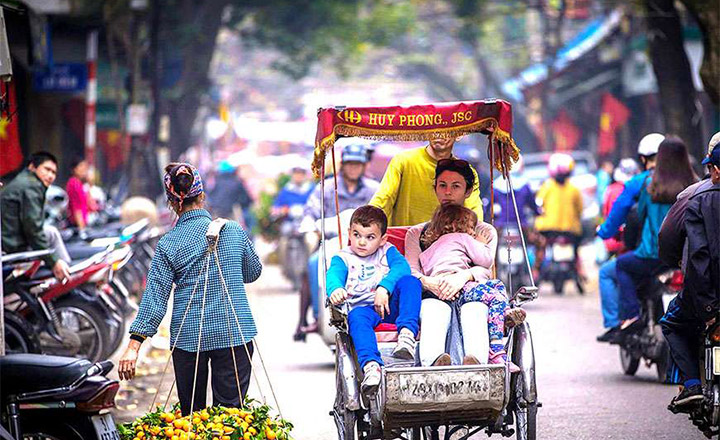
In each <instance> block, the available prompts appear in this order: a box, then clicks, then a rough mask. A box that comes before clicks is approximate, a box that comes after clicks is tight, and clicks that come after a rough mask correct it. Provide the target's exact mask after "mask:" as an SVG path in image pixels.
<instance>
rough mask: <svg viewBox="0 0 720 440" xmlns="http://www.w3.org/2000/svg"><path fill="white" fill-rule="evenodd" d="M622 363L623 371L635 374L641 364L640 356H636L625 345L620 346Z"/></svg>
mask: <svg viewBox="0 0 720 440" xmlns="http://www.w3.org/2000/svg"><path fill="white" fill-rule="evenodd" d="M620 365H621V366H622V370H623V373H625V374H626V375H628V376H634V375H635V373H637V370H638V367H639V366H640V358H639V357H634V356H633V355H632V353H630V351H628V350H627V349H626V348H625V347H622V346H621V347H620Z"/></svg>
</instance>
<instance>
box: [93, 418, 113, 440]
mask: <svg viewBox="0 0 720 440" xmlns="http://www.w3.org/2000/svg"><path fill="white" fill-rule="evenodd" d="M90 420H92V424H93V427H94V428H95V433H96V434H97V438H98V439H99V440H120V434H119V433H118V430H117V428H116V427H115V421H114V420H113V418H112V414H102V415H98V416H92V417H90Z"/></svg>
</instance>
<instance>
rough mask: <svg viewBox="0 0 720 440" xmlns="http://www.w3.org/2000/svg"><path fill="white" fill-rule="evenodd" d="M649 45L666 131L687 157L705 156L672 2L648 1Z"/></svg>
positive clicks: (666, 0) (688, 67) (686, 59)
mask: <svg viewBox="0 0 720 440" xmlns="http://www.w3.org/2000/svg"><path fill="white" fill-rule="evenodd" d="M646 6H647V13H648V17H647V26H648V32H647V33H648V44H649V48H650V58H651V60H652V64H653V70H654V71H655V76H656V78H657V83H658V91H659V94H660V108H661V110H662V114H663V118H664V119H665V131H666V132H668V133H672V134H675V135H678V136H680V137H681V138H682V139H683V141H685V143H686V144H687V146H688V150H689V152H690V154H692V155H694V156H695V157H696V158H700V157H702V156H704V154H705V146H704V142H703V141H702V139H701V134H700V133H701V131H700V121H701V115H700V114H699V110H698V109H699V106H698V104H697V98H696V95H695V88H694V86H693V81H692V74H691V71H690V62H689V61H688V57H687V54H686V52H685V47H684V44H683V43H684V39H683V34H682V23H681V22H680V16H679V14H678V11H677V10H676V9H675V6H674V4H673V0H647V3H646Z"/></svg>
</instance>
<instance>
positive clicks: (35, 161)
mask: <svg viewBox="0 0 720 440" xmlns="http://www.w3.org/2000/svg"><path fill="white" fill-rule="evenodd" d="M45 162H52V163H54V164H55V165H57V163H58V161H57V157H55V155H54V154H52V153H48V152H47V151H38V152H37V153H33V154H31V155H30V163H29V164H28V165H32V166H34V167H39V166H40V165H42V164H44V163H45Z"/></svg>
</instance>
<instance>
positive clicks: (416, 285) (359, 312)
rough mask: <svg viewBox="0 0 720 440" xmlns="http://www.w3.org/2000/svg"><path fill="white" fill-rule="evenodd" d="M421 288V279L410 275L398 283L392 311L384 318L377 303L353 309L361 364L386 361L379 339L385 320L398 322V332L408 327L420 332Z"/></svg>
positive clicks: (351, 317) (351, 327)
mask: <svg viewBox="0 0 720 440" xmlns="http://www.w3.org/2000/svg"><path fill="white" fill-rule="evenodd" d="M421 290H422V287H421V285H420V280H418V279H417V278H415V277H413V276H411V275H407V276H404V277H402V278H400V280H399V281H398V282H397V284H396V285H395V291H393V293H392V295H390V314H389V315H385V319H381V318H380V315H378V314H377V312H376V311H375V308H374V307H373V306H364V307H356V308H354V309H352V310H351V311H350V314H349V315H348V327H349V331H350V337H351V338H352V341H353V344H354V345H355V352H356V353H357V357H358V363H359V364H360V367H361V368H362V367H364V366H365V364H367V363H368V362H372V361H375V362H377V363H378V364H380V365H382V364H383V361H382V358H381V357H380V350H378V345H377V340H376V339H375V327H377V326H378V325H379V324H380V323H381V322H385V323H390V324H393V323H394V324H395V325H397V328H398V332H399V331H400V329H403V328H406V329H408V330H410V331H411V332H412V333H413V335H415V336H417V333H418V329H419V328H418V321H419V320H420V301H421V300H420V291H421Z"/></svg>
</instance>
